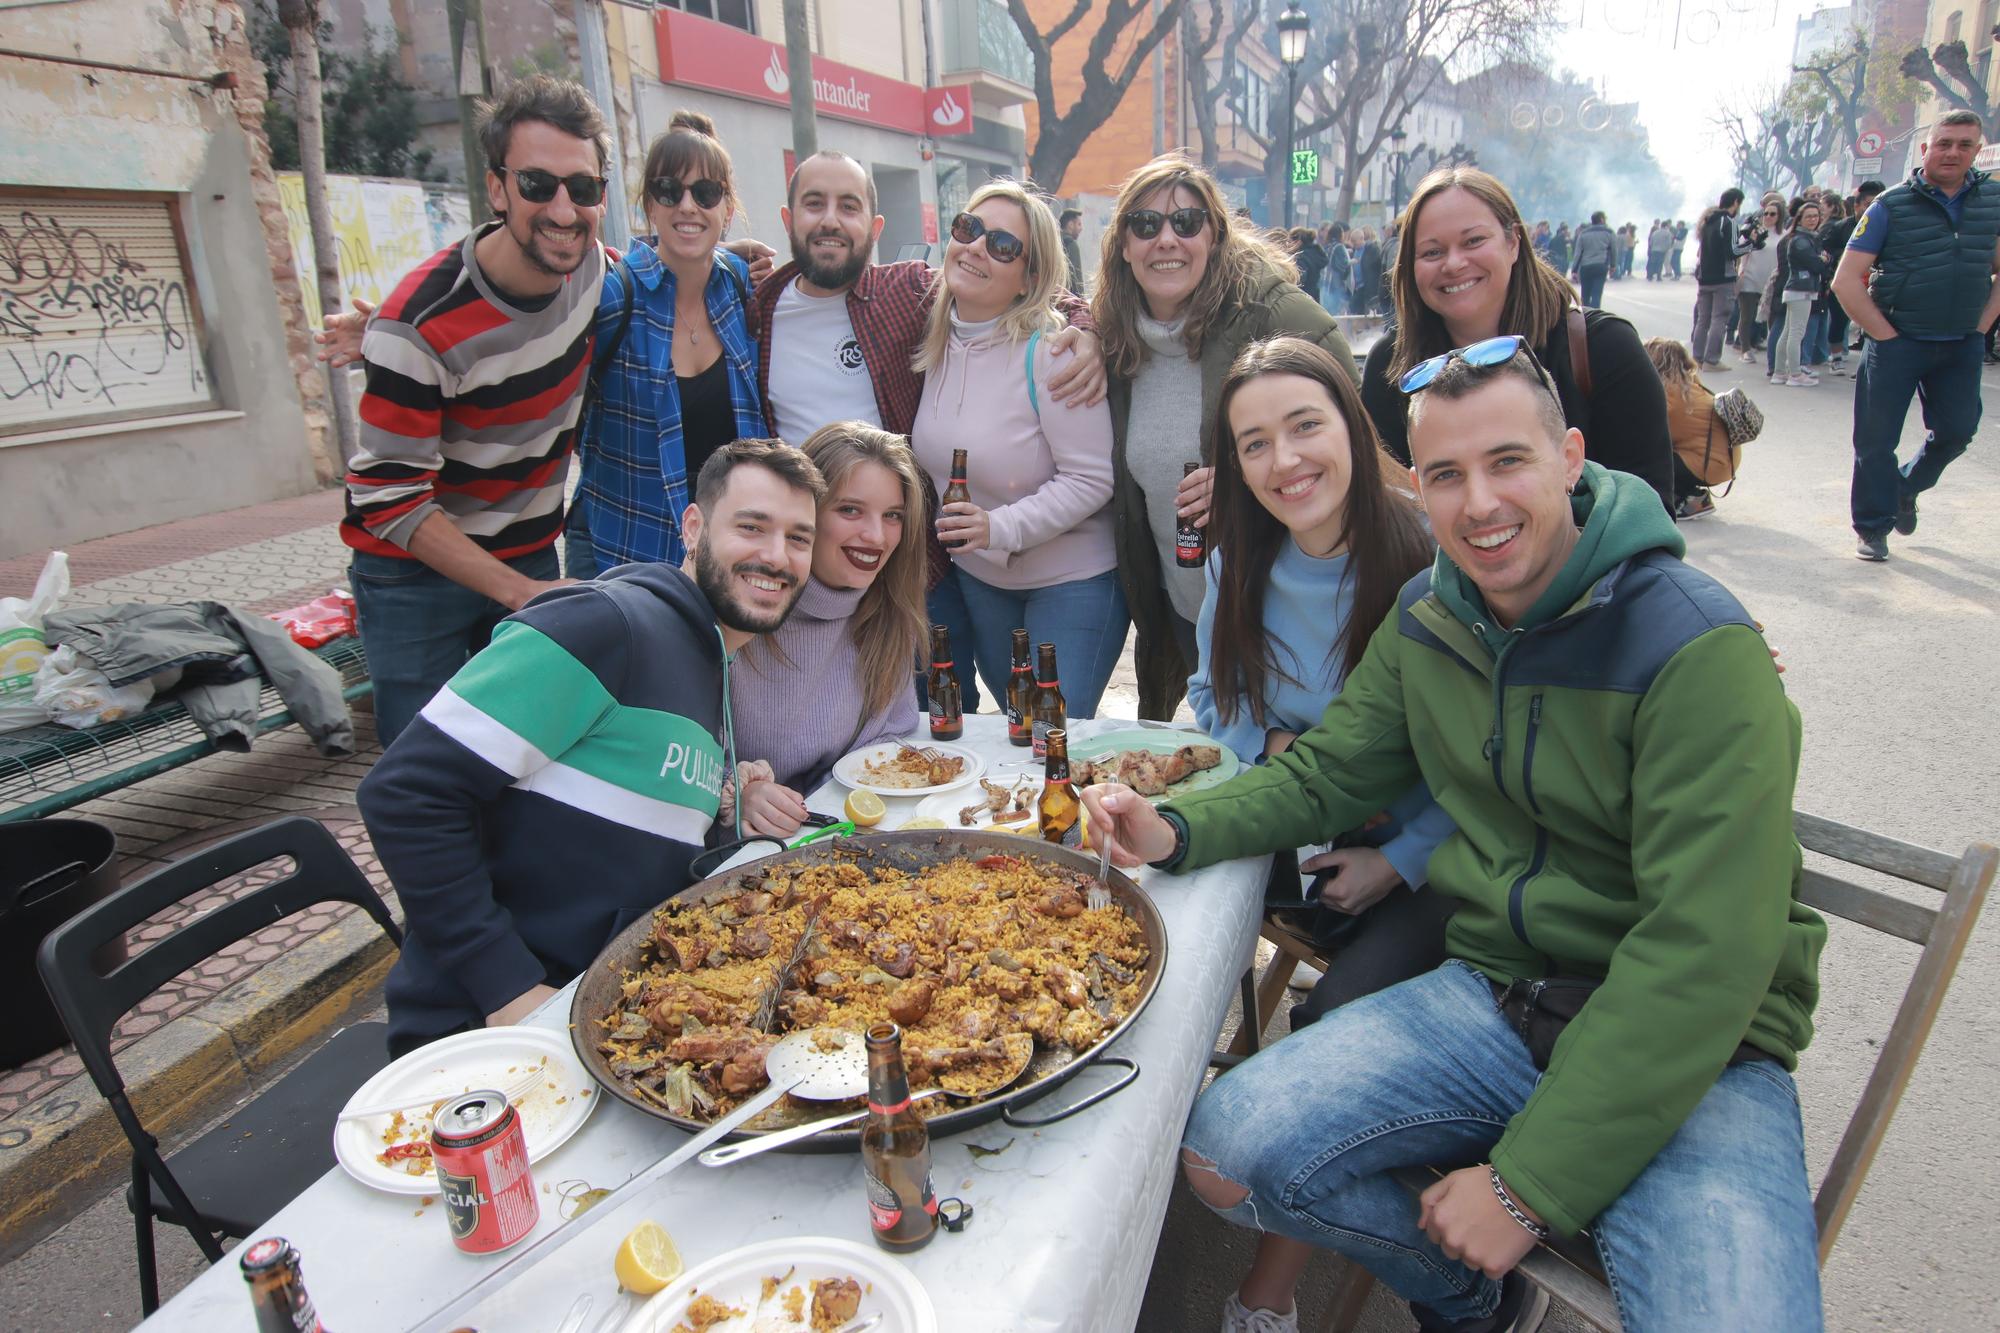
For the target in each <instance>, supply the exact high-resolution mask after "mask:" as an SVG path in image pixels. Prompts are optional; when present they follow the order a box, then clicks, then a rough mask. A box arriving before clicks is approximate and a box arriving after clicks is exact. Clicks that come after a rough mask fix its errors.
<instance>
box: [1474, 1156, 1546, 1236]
mask: <svg viewBox="0 0 2000 1333" xmlns="http://www.w3.org/2000/svg"><path fill="white" fill-rule="evenodd" d="M1486 1174H1487V1175H1488V1176H1489V1177H1490V1178H1491V1179H1492V1181H1493V1194H1494V1197H1495V1198H1497V1199H1499V1200H1500V1206H1501V1207H1502V1208H1505V1209H1506V1210H1507V1216H1509V1217H1511V1218H1513V1219H1514V1220H1515V1221H1516V1222H1519V1223H1520V1224H1521V1227H1522V1229H1523V1230H1525V1231H1526V1232H1527V1233H1528V1234H1529V1235H1530V1236H1533V1237H1534V1238H1535V1239H1536V1240H1547V1239H1548V1238H1549V1229H1548V1228H1547V1227H1545V1226H1543V1225H1542V1224H1541V1223H1540V1222H1537V1221H1536V1220H1535V1219H1534V1218H1532V1217H1529V1216H1528V1215H1527V1214H1526V1213H1525V1212H1523V1211H1522V1210H1521V1205H1519V1204H1517V1203H1515V1202H1514V1196H1513V1195H1511V1194H1509V1193H1508V1192H1507V1184H1506V1182H1505V1181H1503V1180H1501V1179H1500V1168H1499V1167H1497V1166H1489V1167H1487V1168H1486Z"/></svg>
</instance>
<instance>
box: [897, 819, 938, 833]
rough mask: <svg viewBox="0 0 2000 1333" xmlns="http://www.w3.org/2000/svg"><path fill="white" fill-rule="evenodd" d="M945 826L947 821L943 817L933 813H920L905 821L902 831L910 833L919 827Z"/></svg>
mask: <svg viewBox="0 0 2000 1333" xmlns="http://www.w3.org/2000/svg"><path fill="white" fill-rule="evenodd" d="M944 827H945V822H944V821H943V820H942V819H938V818H936V817H935V816H932V815H919V816H917V818H915V819H906V820H904V821H903V823H902V825H901V828H902V831H903V832H905V833H909V832H912V831H914V830H917V829H933V828H938V829H941V828H944Z"/></svg>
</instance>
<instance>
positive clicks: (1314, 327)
mask: <svg viewBox="0 0 2000 1333" xmlns="http://www.w3.org/2000/svg"><path fill="white" fill-rule="evenodd" d="M1281 333H1292V334H1297V335H1298V336H1299V337H1302V338H1305V339H1307V340H1309V341H1311V342H1316V343H1318V344H1319V345H1320V346H1321V347H1324V348H1325V349H1326V350H1327V351H1329V352H1331V353H1332V354H1333V357H1334V360H1336V361H1338V362H1340V364H1341V367H1342V368H1343V369H1345V370H1346V371H1347V376H1348V379H1349V380H1350V381H1352V382H1353V384H1354V385H1355V387H1356V388H1357V389H1358V388H1359V387H1360V385H1361V372H1360V371H1359V370H1358V369H1357V368H1356V366H1355V364H1354V353H1353V352H1352V351H1350V350H1349V349H1348V346H1347V339H1346V337H1345V336H1343V335H1342V334H1341V331H1340V326H1339V325H1338V324H1336V323H1335V322H1334V319H1333V316H1332V315H1329V314H1328V313H1327V312H1326V309H1325V307H1323V306H1321V305H1320V303H1319V302H1317V301H1315V300H1313V298H1312V297H1310V296H1307V295H1306V294H1305V293H1304V292H1302V291H1300V290H1299V289H1298V288H1297V287H1296V286H1294V285H1293V284H1292V283H1290V282H1287V281H1285V280H1284V279H1283V278H1278V277H1272V278H1269V279H1267V280H1266V281H1265V282H1264V284H1263V285H1262V286H1261V287H1259V288H1258V290H1257V291H1256V292H1255V294H1254V295H1253V296H1252V297H1251V299H1250V300H1249V301H1248V302H1247V303H1245V304H1244V305H1242V306H1239V307H1238V308H1237V309H1236V310H1234V311H1232V312H1231V313H1229V314H1228V315H1226V316H1225V317H1224V318H1223V319H1222V320H1221V321H1220V323H1219V324H1218V326H1217V327H1216V329H1215V330H1214V331H1213V332H1212V333H1211V334H1210V336H1209V337H1208V338H1207V339H1206V341H1205V343H1204V345H1203V347H1202V349H1201V461H1202V462H1203V463H1204V464H1205V465H1207V466H1211V467H1212V466H1214V464H1215V403H1216V399H1217V398H1218V397H1219V396H1220V394H1221V392H1222V377H1223V376H1224V375H1226V374H1227V373H1228V372H1229V367H1230V364H1231V363H1232V362H1234V361H1235V360H1236V356H1237V353H1239V352H1241V351H1242V350H1243V349H1244V348H1245V347H1247V346H1249V345H1250V344H1251V343H1253V342H1260V341H1262V340H1263V339H1265V338H1270V337H1275V336H1276V335H1278V334H1281ZM1110 401H1111V472H1112V483H1111V511H1112V527H1113V532H1114V534H1115V539H1116V541H1117V545H1118V574H1119V578H1120V580H1121V581H1122V582H1123V584H1124V587H1125V603H1126V605H1127V606H1128V607H1129V608H1130V609H1131V612H1132V624H1133V625H1134V626H1135V627H1136V628H1137V629H1138V631H1139V643H1138V647H1137V650H1136V653H1135V658H1136V661H1137V665H1138V675H1139V716H1140V717H1143V718H1151V719H1154V720H1156V721H1165V720H1166V719H1168V718H1171V717H1172V716H1173V714H1174V707H1175V705H1177V704H1178V703H1180V701H1181V696H1182V695H1184V694H1186V693H1187V678H1188V676H1189V674H1190V673H1192V672H1193V670H1194V667H1195V664H1194V663H1193V662H1189V661H1187V660H1185V659H1184V658H1183V657H1182V656H1181V651H1180V645H1179V644H1178V643H1177V642H1176V640H1175V638H1174V629H1173V606H1172V604H1171V603H1170V602H1168V600H1167V586H1166V581H1165V579H1164V578H1163V577H1162V575H1161V571H1160V553H1159V550H1158V548H1157V547H1155V546H1154V545H1153V530H1152V528H1151V527H1150V526H1149V525H1148V524H1147V522H1146V497H1145V495H1144V493H1143V492H1142V491H1141V490H1140V489H1139V483H1138V482H1136V481H1134V480H1133V478H1132V469H1131V468H1130V467H1128V466H1126V463H1125V426H1126V423H1127V422H1128V421H1130V420H1131V416H1132V382H1131V381H1130V380H1127V379H1121V378H1118V377H1116V376H1114V377H1113V378H1112V380H1111V387H1110Z"/></svg>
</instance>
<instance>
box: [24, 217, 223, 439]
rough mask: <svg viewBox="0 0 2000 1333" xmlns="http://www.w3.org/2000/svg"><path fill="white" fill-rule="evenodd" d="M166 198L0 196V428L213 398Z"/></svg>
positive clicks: (177, 406) (188, 407)
mask: <svg viewBox="0 0 2000 1333" xmlns="http://www.w3.org/2000/svg"><path fill="white" fill-rule="evenodd" d="M181 253H182V252H181V246H180V241H179V238H178V236H177V234H176V232H175V226H174V205H173V203H172V201H171V200H168V199H161V198H151V199H136V200H135V199H130V198H126V199H94V198H91V197H89V196H68V195H34V194H26V193H22V194H15V193H0V436H5V435H9V434H18V433H20V432H23V431H31V430H46V429H49V428H51V427H56V426H62V425H68V424H81V423H85V422H95V421H107V420H117V419H119V418H127V417H149V416H167V415H171V414H173V413H176V412H187V411H197V410H200V409H203V408H207V407H212V406H213V405H214V401H215V400H214V394H213V392H212V389H211V386H210V383H209V376H208V368H207V367H206V366H205V365H203V364H202V356H201V336H200V323H199V312H198V310H197V308H196V304H195V297H194V291H193V288H192V286H191V284H190V283H189V282H188V279H187V273H186V271H185V267H184V265H183V263H182V259H181Z"/></svg>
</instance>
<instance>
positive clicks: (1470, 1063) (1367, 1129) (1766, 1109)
mask: <svg viewBox="0 0 2000 1333" xmlns="http://www.w3.org/2000/svg"><path fill="white" fill-rule="evenodd" d="M1540 1077H1541V1075H1540V1074H1539V1073H1538V1072H1537V1071H1536V1069H1535V1066H1534V1064H1533V1063H1532V1062H1531V1061H1530V1060H1529V1058H1528V1051H1527V1047H1526V1046H1524V1045H1523V1044H1522V1042H1521V1040H1520V1038H1519V1037H1517V1036H1516V1035H1515V1034H1514V1032H1513V1030H1512V1029H1510V1028H1509V1027H1508V1026H1507V1024H1506V1022H1505V1020H1504V1019H1502V1017H1501V1016H1500V1014H1499V1012H1498V1010H1497V1008H1496V1006H1495V1004H1494V1001H1493V991H1492V989H1491V988H1490V987H1489V986H1488V984H1487V981H1486V978H1485V976H1484V975H1483V974H1482V973H1480V972H1479V971H1478V970H1476V969H1475V968H1473V967H1471V966H1469V965H1468V964H1466V963H1463V962H1459V961H1456V960H1453V961H1450V962H1447V963H1445V965H1444V966H1442V967H1440V968H1438V969H1437V970H1436V971H1434V972H1428V973H1426V974H1424V975H1423V976H1421V977H1417V978H1414V979H1413V980H1410V981H1406V982H1403V983H1402V984H1401V985H1398V986H1393V987H1391V988H1390V989H1388V990H1386V991H1380V992H1378V993H1376V994H1374V995H1371V996H1367V997H1365V998H1363V999H1360V1000H1356V1001H1354V1002H1353V1003H1351V1004H1348V1005H1345V1006H1343V1007H1342V1008H1340V1009H1337V1010H1335V1011H1333V1012H1332V1013H1330V1014H1328V1015H1327V1016H1326V1017H1324V1018H1322V1019H1320V1020H1319V1021H1318V1022H1317V1023H1314V1024H1312V1025H1311V1026H1310V1027H1307V1028H1304V1029H1302V1030H1300V1031H1298V1032H1294V1033H1293V1034H1292V1035H1291V1036H1289V1037H1286V1038H1285V1039H1284V1040H1283V1041H1281V1042H1278V1043H1277V1044H1275V1045H1273V1046H1268V1047H1266V1048H1265V1049H1264V1050H1263V1051H1262V1052H1260V1053H1259V1054H1258V1055H1257V1056H1255V1057H1254V1058H1252V1059H1250V1060H1248V1061H1246V1062H1245V1063H1244V1064H1242V1065H1241V1066H1239V1067H1238V1068H1236V1069H1234V1070H1232V1071H1230V1072H1229V1073H1227V1074H1225V1075H1223V1076H1222V1077H1221V1078H1218V1079H1217V1080H1216V1081H1215V1082H1214V1083H1213V1084H1212V1085H1211V1086H1210V1087H1209V1089H1208V1091H1207V1092H1205V1093H1203V1094H1202V1097H1201V1100H1200V1101H1198V1102H1197V1103H1196V1104H1195V1108H1194V1115H1193V1117H1192V1118H1191V1120H1190V1121H1189V1123H1188V1129H1187V1136H1186V1139H1185V1141H1184V1147H1185V1148H1186V1149H1187V1150H1189V1151H1191V1152H1192V1153H1194V1154H1195V1155H1197V1156H1199V1157H1200V1158H1201V1159H1202V1160H1203V1161H1206V1162H1212V1163H1214V1164H1215V1170H1216V1172H1217V1173H1218V1174H1219V1175H1220V1176H1221V1177H1222V1178H1223V1179H1225V1180H1228V1181H1232V1182H1235V1183H1236V1184H1238V1185H1240V1186H1243V1187H1245V1188H1247V1189H1249V1191H1250V1195H1249V1197H1248V1198H1246V1199H1244V1200H1243V1201H1242V1202H1241V1203H1238V1204H1236V1205H1235V1206H1234V1207H1231V1208H1227V1209H1218V1210H1217V1211H1218V1212H1219V1213H1220V1214H1221V1215H1222V1217H1224V1218H1225V1219H1226V1220H1228V1221H1230V1222H1233V1223H1235V1224H1236V1225H1238V1226H1242V1227H1247V1228H1251V1229H1255V1230H1260V1231H1267V1232H1272V1233H1274V1234H1277V1235H1282V1236H1289V1237H1292V1238H1293V1239H1296V1240H1301V1241H1304V1242H1306V1243H1307V1244H1310V1245H1317V1246H1320V1247H1322V1248H1326V1249H1332V1250H1335V1251H1338V1252H1339V1253H1340V1254H1342V1255H1345V1256H1346V1257H1347V1258H1349V1259H1352V1260H1354V1261H1355V1262H1356V1263H1359V1264H1361V1265H1362V1266H1363V1267H1365V1268H1367V1269H1368V1270H1369V1271H1370V1272H1371V1273H1373V1274H1375V1276H1376V1277H1377V1278H1379V1279H1381V1280H1382V1281H1383V1282H1385V1283H1387V1284H1388V1285H1389V1286H1390V1287H1391V1288H1393V1289H1394V1290H1395V1291H1396V1293H1397V1294H1398V1295H1400V1296H1401V1297H1403V1298H1404V1299H1405V1300H1407V1301H1409V1302H1410V1303H1411V1304H1412V1305H1413V1306H1415V1307H1418V1310H1417V1312H1418V1316H1419V1319H1420V1320H1421V1321H1422V1322H1423V1324H1424V1326H1425V1327H1437V1326H1445V1327H1450V1326H1451V1325H1454V1324H1458V1323H1461V1322H1465V1323H1470V1322H1472V1321H1475V1320H1481V1319H1484V1318H1486V1317H1487V1316H1489V1315H1491V1314H1492V1313H1493V1311H1494V1309H1495V1308H1496V1307H1497V1306H1498V1304H1499V1301H1500V1284H1499V1283H1497V1282H1494V1281H1492V1280H1491V1279H1489V1278H1487V1277H1485V1276H1483V1275H1482V1274H1480V1273H1478V1272H1477V1271H1475V1270H1473V1269H1470V1268H1467V1267H1466V1266H1465V1265H1463V1264H1460V1263H1458V1262H1456V1261H1454V1260H1451V1259H1447V1258H1446V1257H1445V1256H1444V1253H1443V1252H1442V1251H1440V1250H1439V1249H1438V1247H1437V1246H1436V1245H1435V1244H1433V1243H1432V1242H1431V1240H1430V1238H1429V1237H1427V1236H1425V1235H1424V1233H1423V1232H1422V1231H1421V1230H1419V1229H1418V1227H1417V1200H1416V1197H1415V1196H1414V1195H1412V1194H1411V1193H1409V1191H1407V1190H1405V1189H1404V1188H1403V1187H1402V1186H1401V1185H1400V1184H1398V1183H1397V1182H1396V1181H1395V1179H1394V1178H1393V1177H1391V1176H1390V1175H1389V1174H1387V1173H1388V1171H1389V1170H1390V1169H1391V1168H1394V1167H1403V1166H1421V1165H1426V1164H1430V1165H1436V1166H1444V1167H1457V1166H1467V1165H1471V1164H1473V1163H1477V1162H1483V1161H1485V1160H1486V1154H1487V1153H1488V1152H1489V1151H1490V1150H1491V1149H1492V1147H1493V1145H1494V1144H1495V1143H1496V1142H1498V1141H1499V1138H1500V1135H1501V1132H1502V1131H1503V1130H1504V1129H1505V1128H1506V1126H1507V1122H1508V1120H1509V1119H1510V1118H1512V1117H1513V1115H1514V1114H1515V1113H1516V1112H1517V1111H1519V1110H1520V1109H1521V1107H1522V1105H1523V1104H1524V1103H1526V1101H1527V1100H1528V1096H1529V1094H1530V1093H1532V1092H1533V1091H1534V1089H1535V1084H1536V1082H1537V1081H1538V1080H1539V1079H1540ZM1591 1236H1592V1239H1593V1240H1594V1241H1595V1243H1596V1247H1597V1255H1598V1258H1599V1260H1600V1262H1602V1263H1603V1265H1604V1271H1605V1273H1606V1275H1607V1276H1609V1278H1610V1279H1611V1288H1612V1294H1613V1295H1614V1296H1615V1297H1616V1299H1617V1302H1618V1313H1619V1316H1620V1318H1621V1319H1622V1320H1623V1322H1624V1325H1625V1327H1626V1328H1628V1329H1635V1330H1644V1331H1645V1333H1653V1331H1654V1330H1682V1329H1687V1330H1695V1329H1703V1330H1710V1329H1758V1330H1760V1331H1768V1333H1793V1331H1794V1330H1802V1331H1806V1333H1810V1331H1812V1330H1818V1329H1820V1328H1821V1327H1822V1326H1823V1320H1822V1316H1821V1311H1820V1291H1819V1261H1818V1254H1817V1232H1816V1230H1815V1227H1814V1223H1813V1212H1812V1196H1811V1193H1810V1191H1809V1189H1808V1187H1807V1183H1806V1165H1805V1146H1804V1138H1803V1134H1802V1131H1801V1129H1800V1124H1799V1104H1798V1094H1797V1091H1796V1090H1795V1089H1794V1087H1793V1084H1792V1078H1791V1075H1789V1074H1787V1073H1786V1072H1785V1070H1784V1067H1783V1066H1781V1065H1778V1064H1774V1063H1772V1062H1770V1061H1766V1060H1754V1061H1748V1062H1745V1063H1743V1064H1736V1065H1731V1066H1729V1068H1728V1069H1726V1070H1724V1071H1723V1074H1722V1077H1721V1078H1720V1079H1718V1080H1717V1081H1716V1084H1715V1086H1714V1087H1713V1088H1711V1089H1710V1090H1709V1093H1708V1095H1707V1096H1706V1097H1704V1098H1703V1099H1702V1100H1701V1102H1700V1103H1699V1104H1698V1105H1697V1106H1696V1107H1695V1110H1694V1113H1693V1114H1692V1115H1690V1116H1689V1117H1688V1119H1687V1121H1686V1123H1684V1124H1683V1125H1682V1126H1681V1128H1680V1130H1679V1132H1678V1133H1676V1134H1675V1135H1674V1137H1673V1138H1672V1139H1671V1140H1669V1141H1668V1143H1667V1146H1666V1147H1665V1148H1663V1149H1662V1150H1661V1151H1660V1153H1659V1155H1658V1156H1657V1157H1655V1158H1654V1159H1653V1161H1652V1163H1651V1164H1650V1165H1648V1166H1647V1167H1646V1169H1645V1170H1644V1171H1642V1172H1641V1173H1640V1174H1639V1176H1638V1178H1637V1179H1636V1180H1634V1181H1633V1182H1632V1183H1631V1185H1629V1186H1627V1187H1626V1190H1625V1192H1624V1193H1623V1194H1622V1195H1620V1196H1619V1197H1618V1199H1617V1200H1616V1201H1615V1202H1614V1203H1612V1204H1611V1205H1610V1206H1609V1207H1608V1208H1606V1209H1605V1210H1604V1211H1603V1212H1602V1213H1601V1214H1599V1216H1598V1217H1597V1219H1596V1221H1595V1222H1593V1223H1592V1225H1591Z"/></svg>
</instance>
